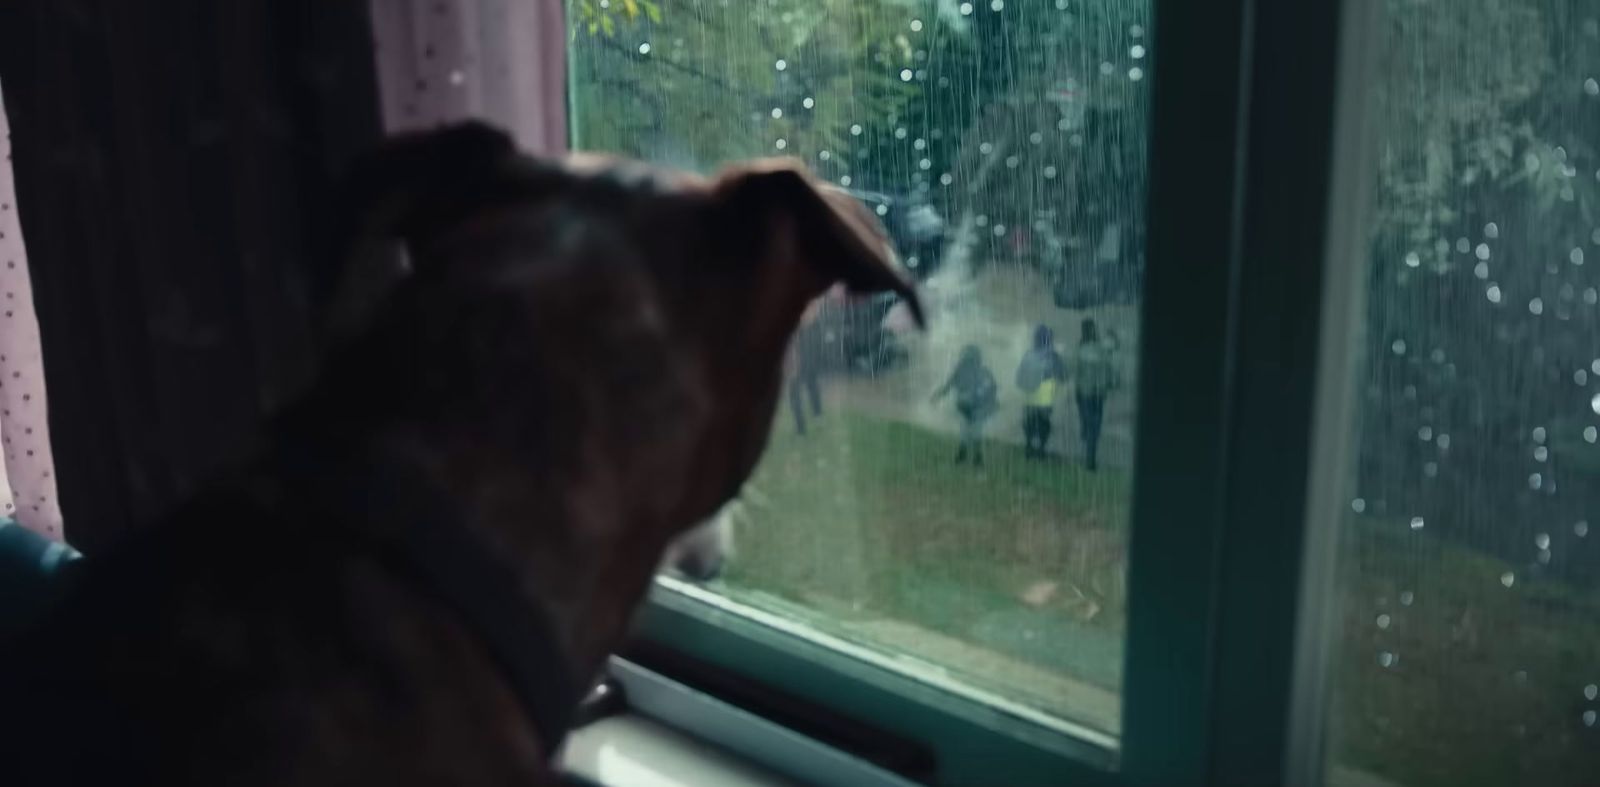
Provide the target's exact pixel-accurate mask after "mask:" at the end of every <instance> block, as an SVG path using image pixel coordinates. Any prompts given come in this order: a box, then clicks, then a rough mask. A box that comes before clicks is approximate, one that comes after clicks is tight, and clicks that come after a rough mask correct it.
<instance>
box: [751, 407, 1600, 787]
mask: <svg viewBox="0 0 1600 787" xmlns="http://www.w3.org/2000/svg"><path fill="white" fill-rule="evenodd" d="M1002 426H1003V425H1000V424H995V427H996V428H1002ZM954 454H955V444H954V441H953V439H952V438H950V437H948V436H946V435H942V434H936V433H933V432H929V431H927V430H925V429H922V428H919V427H917V426H913V425H909V424H905V423H901V422H898V421H892V420H885V419H880V418H875V417H869V416H866V415H862V414H859V413H851V412H849V411H840V410H839V409H835V410H833V411H832V412H829V413H828V414H827V415H826V416H824V417H823V418H822V419H821V420H820V421H819V422H817V423H816V424H815V425H814V427H813V429H812V432H811V433H810V434H809V435H808V436H806V437H799V436H796V435H795V434H794V433H793V430H792V428H791V426H790V424H789V422H788V421H787V419H784V420H782V421H781V422H780V425H779V427H778V428H777V429H776V431H775V433H774V436H773V443H772V446H771V448H770V449H769V451H768V453H767V456H766V458H765V459H764V460H763V463H762V466H761V467H760V469H759V470H758V472H757V474H756V477H755V479H754V481H753V487H754V489H755V490H756V494H755V495H752V496H751V503H750V517H749V521H747V522H742V523H741V524H740V526H739V530H738V534H737V549H738V553H737V556H736V559H735V560H734V561H733V562H732V564H731V567H730V570H729V575H728V577H727V580H728V583H729V585H730V586H733V587H735V588H742V589H747V590H753V591H759V592H762V593H766V594H770V595H773V596H777V597H780V598H782V599H785V600H788V601H792V602H798V603H800V604H803V605H804V606H806V607H807V608H809V609H812V610H816V611H818V612H820V613H822V614H824V615H826V616H827V617H828V619H829V620H833V621H838V622H839V624H840V625H841V626H842V627H845V628H846V629H848V630H849V631H853V632H862V631H867V632H871V631H876V630H880V629H882V630H886V631H887V630H890V627H891V626H893V630H895V631H898V632H900V633H901V634H900V636H899V638H898V639H895V640H893V641H891V640H890V639H888V638H880V639H879V641H878V642H877V644H878V645H879V646H881V647H885V648H887V649H891V650H894V649H904V650H911V651H915V652H917V653H918V654H919V655H923V656H925V657H927V658H929V659H930V660H938V661H940V662H942V663H944V664H945V665H946V666H949V667H952V668H953V669H954V670H955V671H956V672H957V673H958V674H963V675H966V676H970V677H972V678H973V679H974V680H977V681H979V682H980V683H987V684H988V685H990V687H991V688H993V687H996V686H998V687H999V688H1000V689H1001V690H1003V691H1005V692H1006V693H1007V694H1011V695H1021V697H1022V698H1029V699H1031V700H1032V701H1033V702H1035V703H1036V704H1037V705H1039V706H1040V707H1042V708H1044V709H1047V710H1059V711H1061V712H1063V713H1065V714H1066V715H1069V716H1071V715H1075V714H1074V705H1073V703H1074V702H1076V701H1077V700H1075V699H1074V697H1081V694H1074V693H1073V692H1070V691H1056V690H1054V689H1052V688H1051V687H1050V681H1049V680H1046V679H1043V676H1055V675H1059V676H1066V677H1068V678H1070V680H1071V681H1074V682H1077V683H1081V684H1085V685H1090V686H1096V687H1099V688H1101V689H1104V690H1105V691H1106V692H1115V691H1116V690H1117V688H1118V687H1119V686H1120V685H1121V669H1122V646H1121V645H1122V632H1123V624H1124V621H1125V615H1126V606H1125V604H1126V595H1125V587H1124V584H1125V578H1126V561H1127V555H1126V543H1127V542H1126V530H1127V510H1128V508H1127V507H1128V501H1129V491H1130V478H1129V477H1128V475H1127V474H1126V473H1123V472H1121V471H1117V470H1102V471H1101V472H1098V473H1088V472H1086V471H1084V470H1083V469H1082V468H1081V467H1079V466H1077V465H1076V464H1074V463H1069V462H1065V461H1061V462H1052V463H1039V462H1029V461H1026V460H1024V459H1023V458H1022V455H1021V451H1020V449H1018V448H1015V447H1012V446H1002V445H991V446H990V447H989V449H988V453H987V455H986V457H985V458H986V460H987V463H986V464H985V466H984V467H983V468H981V469H976V468H973V467H971V466H970V465H956V464H955V463H954V462H953V458H954ZM1345 538H1346V543H1345V546H1344V548H1343V551H1342V552H1341V556H1340V557H1341V561H1342V562H1341V567H1340V580H1341V585H1340V587H1339V593H1340V596H1341V605H1342V606H1341V608H1342V610H1343V618H1342V626H1343V630H1342V632H1341V634H1340V637H1339V647H1340V650H1339V652H1338V653H1337V656H1336V660H1335V662H1334V663H1335V666H1334V670H1335V674H1334V692H1335V703H1336V704H1337V706H1338V710H1337V712H1336V713H1335V717H1334V725H1333V726H1334V736H1335V737H1334V745H1333V748H1332V751H1333V759H1334V760H1335V761H1336V762H1338V763H1339V764H1340V765H1343V766H1346V767H1348V768H1353V769H1356V770H1357V771H1360V772H1368V773H1373V774H1378V775H1380V776H1382V777H1384V778H1385V779H1387V780H1390V781H1393V782H1395V783H1399V784H1405V785H1410V786H1411V787H1446V785H1449V786H1451V787H1454V786H1456V785H1501V784H1528V785H1534V784H1538V785H1580V784H1587V785H1594V784H1600V724H1597V725H1596V726H1586V724H1585V723H1584V721H1583V718H1584V717H1583V714H1584V712H1585V711H1586V710H1596V711H1600V702H1594V701H1590V700H1588V699H1587V698H1586V697H1585V696H1584V690H1585V687H1586V686H1587V685H1588V684H1591V683H1600V594H1596V593H1594V592H1592V591H1580V590H1577V589H1574V588H1571V587H1569V586H1566V585H1563V584H1560V583H1556V582H1552V581H1545V582H1540V581H1536V580H1532V579H1530V578H1523V577H1522V575H1521V573H1520V572H1519V574H1518V576H1519V580H1518V581H1517V582H1515V583H1514V584H1513V586H1512V587H1509V588H1508V587H1506V586H1505V585H1504V584H1502V583H1501V581H1500V578H1501V576H1502V575H1503V574H1504V573H1505V572H1507V571H1513V570H1515V569H1516V568H1517V567H1515V566H1511V565H1509V564H1506V563H1504V562H1502V561H1499V560H1495V559H1492V558H1489V557H1486V556H1484V555H1482V554H1480V553H1477V552H1474V551H1471V550H1467V549H1463V548H1460V547H1456V546H1454V545H1451V544H1448V543H1443V542H1439V541H1438V540H1437V539H1434V538H1432V537H1431V535H1428V534H1424V533H1418V532H1415V531H1411V530H1410V529H1409V527H1407V526H1406V524H1405V523H1397V522H1386V521H1378V520H1375V519H1361V518H1357V519H1352V520H1351V521H1350V522H1348V524H1347V532H1346V534H1345ZM1380 616H1386V617H1384V618H1382V624H1381V625H1380V622H1379V621H1380ZM880 624H881V625H880ZM874 626H879V628H874ZM906 630H910V631H913V632H925V638H926V642H925V643H924V642H923V641H921V640H917V639H912V640H909V641H908V640H907V639H906V637H905V636H904V632H905V631H906ZM867 638H868V639H872V638H873V637H872V636H870V635H869V636H868V637H867ZM952 642H955V643H961V644H963V645H964V646H970V647H969V648H968V649H967V650H964V651H963V650H953V649H951V648H950V647H949V644H950V643H952ZM924 645H925V646H924ZM1385 654H1388V655H1385ZM969 662H970V663H969ZM1112 696H1113V697H1114V695H1112ZM1113 723H1114V722H1113Z"/></svg>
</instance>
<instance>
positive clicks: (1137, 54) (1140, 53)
mask: <svg viewBox="0 0 1600 787" xmlns="http://www.w3.org/2000/svg"><path fill="white" fill-rule="evenodd" d="M1128 56H1129V57H1131V58H1133V59H1134V60H1141V59H1143V58H1144V44H1134V45H1133V46H1131V47H1129V48H1128Z"/></svg>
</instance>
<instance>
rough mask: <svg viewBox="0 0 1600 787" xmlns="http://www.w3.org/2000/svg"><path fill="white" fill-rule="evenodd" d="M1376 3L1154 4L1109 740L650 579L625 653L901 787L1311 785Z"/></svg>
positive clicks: (1318, 748) (1318, 773)
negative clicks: (1135, 364) (1119, 688)
mask: <svg viewBox="0 0 1600 787" xmlns="http://www.w3.org/2000/svg"><path fill="white" fill-rule="evenodd" d="M1373 7H1374V3H1373V2H1371V0H1305V2H1300V3H1268V2H1256V1H1255V0H1214V2H1210V3H1194V2H1184V1H1183V0H1156V2H1155V3H1154V9H1153V19H1154V24H1153V29H1152V38H1153V40H1154V42H1155V44H1154V46H1153V50H1152V58H1153V60H1154V65H1153V70H1152V80H1153V83H1152V99H1151V100H1152V106H1151V117H1152V120H1151V126H1150V140H1149V145H1150V148H1149V155H1150V183H1149V193H1148V221H1149V226H1148V247H1147V250H1146V255H1147V265H1146V273H1145V276H1146V279H1145V285H1144V293H1143V316H1142V318H1141V319H1142V344H1141V349H1140V358H1139V363H1140V368H1141V370H1142V372H1141V374H1142V378H1143V379H1142V383H1141V393H1140V400H1139V403H1138V405H1139V406H1138V410H1137V413H1138V415H1137V418H1138V423H1137V430H1136V431H1137V435H1138V437H1137V445H1136V453H1135V456H1136V458H1135V473H1134V479H1135V480H1134V493H1133V495H1134V497H1133V508H1132V530H1131V543H1130V570H1129V579H1128V582H1129V589H1128V590H1129V599H1130V600H1129V620H1128V634H1127V642H1126V655H1125V660H1126V669H1125V673H1124V674H1125V678H1124V686H1123V719H1124V721H1123V729H1122V734H1121V736H1120V737H1119V738H1110V737H1108V736H1105V735H1104V734H1100V733H1096V732H1093V731H1090V730H1087V729H1078V728H1074V727H1072V726H1071V725H1068V724H1062V723H1056V724H1052V723H1048V722H1045V721H1041V720H1040V719H1038V718H1033V717H1030V716H1029V714H1027V713H1026V712H1024V711H1021V710H1019V709H1016V708H1006V707H1001V706H997V705H994V704H991V703H986V702H982V701H979V700H977V699H973V698H970V697H963V696H960V695H959V694H957V693H951V692H947V691H941V690H938V689H935V688H931V687H929V686H928V685H927V684H926V683H924V682H922V681H919V680H917V679H915V678H912V677H909V676H907V675H905V674H903V673H902V672H900V671H899V670H896V669H892V668H889V667H886V666H884V665H881V664H877V663H873V662H872V661H871V660H870V659H867V658H863V657H860V656H859V655H850V654H849V653H847V652H846V651H844V650H841V649H840V647H838V646H837V644H836V643H834V644H830V643H828V642H827V641H826V638H824V637H813V636H807V635H806V634H805V633H804V632H797V631H794V630H790V629H785V628H784V627H781V626H775V625H772V624H771V623H770V621H769V622H766V623H763V622H760V621H758V620H754V619H751V618H750V617H748V616H746V615H744V614H740V613H738V612H737V611H734V610H732V609H731V608H730V607H729V606H728V605H719V604H717V603H715V601H714V600H711V599H707V598H705V597H703V596H704V594H695V593H693V592H690V591H686V590H685V589H684V588H682V587H673V586H669V585H666V584H663V585H658V587H657V588H656V589H655V590H654V591H653V592H652V595H651V599H650V601H649V603H648V604H647V606H646V608H645V609H644V610H643V611H642V613H641V615H640V617H639V620H638V622H637V628H636V636H635V641H634V643H633V644H632V645H631V646H630V648H629V649H628V650H627V651H626V652H625V653H624V654H623V656H624V658H625V659H627V660H628V661H631V662H635V663H637V664H639V665H643V666H645V667H648V668H649V669H650V670H654V671H657V672H660V673H662V674H665V675H668V676H669V677H671V678H673V679H675V680H679V681H682V682H683V683H684V684H686V685H688V686H691V687H694V688H696V689H698V690H701V691H704V692H705V693H706V694H709V695H711V696H722V697H724V698H727V699H729V700H730V702H732V703H733V704H734V705H737V706H741V707H744V708H746V709H747V710H752V711H754V712H756V713H758V714H767V715H769V717H770V718H774V719H776V720H778V721H780V722H781V723H787V724H789V725H790V726H792V727H794V728H795V729H798V730H800V731H802V732H805V731H807V730H808V728H809V729H810V730H812V731H814V732H816V734H818V735H819V736H822V737H828V736H830V735H831V736H833V737H835V738H837V739H838V740H835V741H833V742H834V743H836V744H837V745H839V746H840V747H841V748H843V749H845V750H847V751H850V752H851V753H853V754H856V755H857V756H859V757H861V758H863V759H865V760H867V761H869V762H873V763H876V764H878V765H880V766H882V767H883V768H885V769H887V770H889V771H892V772H895V773H898V774H899V775H901V776H903V777H906V778H907V779H911V780H914V781H918V782H926V783H930V784H938V785H999V784H1004V785H1014V786H1016V787H1030V786H1032V785H1040V786H1042V785H1060V784H1074V785H1164V786H1165V785H1186V784H1196V785H1198V784H1252V785H1256V784H1261V785H1265V784H1296V785H1299V784H1315V783H1320V782H1321V781H1322V780H1323V773H1324V770H1323V756H1322V739H1323V723H1324V720H1325V717H1326V706H1325V702H1324V696H1325V694H1326V689H1325V682H1326V681H1325V677H1324V672H1325V669H1324V662H1325V660H1326V657H1327V653H1328V646H1329V643H1328V641H1327V637H1326V632H1327V630H1328V627H1327V626H1326V625H1325V623H1326V620H1327V615H1328V609H1327V605H1328V603H1329V596H1330V592H1329V588H1330V586H1331V585H1330V577H1331V563H1332V560H1333V557H1334V554H1333V553H1334V550H1333V548H1332V538H1333V537H1332V533H1333V527H1334V522H1333V519H1332V515H1331V513H1329V512H1334V511H1336V510H1337V506H1336V505H1334V504H1333V496H1334V495H1336V494H1337V490H1336V486H1337V483H1338V481H1340V480H1342V479H1343V478H1344V472H1345V468H1346V467H1347V462H1346V456H1347V454H1346V445H1345V443H1346V441H1347V436H1348V433H1349V431H1350V430H1349V428H1348V424H1349V423H1350V410H1351V404H1350V398H1351V397H1350V394H1349V391H1348V389H1349V388H1350V386H1348V385H1345V382H1346V380H1347V378H1348V370H1349V369H1350V368H1351V360H1352V352H1353V350H1352V348H1353V345H1354V342H1353V341H1352V340H1351V338H1352V334H1353V332H1354V330H1355V329H1356V323H1357V320H1356V315H1357V314H1358V311H1357V306H1358V304H1357V302H1356V301H1357V298H1358V297H1359V292H1358V291H1359V287H1358V286H1356V285H1357V283H1358V282H1357V281H1355V280H1356V279H1358V278H1359V276H1358V275H1357V271H1359V270H1360V264H1359V260H1360V259H1361V255H1362V251H1363V250H1362V247H1361V245H1360V241H1361V239H1362V237H1363V235H1362V232H1361V230H1360V227H1361V225H1362V219H1363V216H1364V214H1363V208H1364V205H1363V198H1364V195H1365V193H1366V191H1365V183H1364V180H1363V179H1364V178H1365V177H1366V172H1367V170H1368V169H1370V168H1367V167H1363V166H1359V165H1358V164H1359V163H1360V162H1364V160H1365V159H1364V158H1363V150H1364V149H1365V146H1364V137H1363V134H1362V129H1363V128H1364V123H1363V117H1362V115H1363V111H1364V101H1363V97H1364V95H1365V94H1364V92H1363V91H1364V87H1365V84H1366V81H1365V79H1364V78H1363V74H1364V72H1363V71H1362V69H1363V67H1364V63H1365V61H1366V59H1367V58H1365V57H1364V56H1363V53H1362V51H1361V50H1362V47H1363V46H1365V45H1367V43H1368V42H1369V40H1370V38H1371V36H1370V35H1369V33H1370V32H1371V31H1372V29H1373V25H1372V18H1373V17H1372V9H1373ZM568 116H569V117H571V116H572V114H571V113H569V114H568ZM1353 162H1354V163H1353ZM1180 392H1181V395H1175V394H1177V393H1180ZM857 727H859V729H856V728H857ZM841 728H845V731H844V732H841V731H840V730H841Z"/></svg>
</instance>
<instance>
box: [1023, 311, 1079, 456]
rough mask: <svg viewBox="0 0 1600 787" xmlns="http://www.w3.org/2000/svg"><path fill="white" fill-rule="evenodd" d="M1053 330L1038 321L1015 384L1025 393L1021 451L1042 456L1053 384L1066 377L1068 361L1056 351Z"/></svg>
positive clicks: (1052, 409)
mask: <svg viewBox="0 0 1600 787" xmlns="http://www.w3.org/2000/svg"><path fill="white" fill-rule="evenodd" d="M1055 341H1056V339H1055V333H1054V332H1053V331H1051V330H1050V328H1049V326H1045V325H1040V326H1038V327H1037V328H1035V329H1034V331H1033V347H1032V348H1030V349H1029V350H1028V352H1027V354H1026V355H1024V356H1022V363H1020V364H1018V365H1017V387H1018V388H1020V389H1021V390H1022V393H1023V394H1024V395H1025V396H1027V397H1028V404H1027V406H1026V407H1025V408H1023V411H1022V437H1023V442H1024V443H1025V448H1024V452H1023V455H1024V456H1026V457H1028V458H1029V459H1043V458H1044V457H1045V456H1046V449H1047V447H1048V446H1049V444H1050V432H1051V429H1052V427H1051V423H1050V422H1051V420H1052V419H1051V416H1052V415H1053V413H1054V412H1055V407H1056V386H1057V385H1059V384H1060V383H1061V382H1062V381H1064V380H1066V379H1067V365H1066V362H1065V361H1063V360H1062V359H1061V354H1060V353H1058V352H1056V344H1055Z"/></svg>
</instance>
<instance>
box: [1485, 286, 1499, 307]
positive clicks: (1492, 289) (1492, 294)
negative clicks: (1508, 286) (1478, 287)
mask: <svg viewBox="0 0 1600 787" xmlns="http://www.w3.org/2000/svg"><path fill="white" fill-rule="evenodd" d="M1484 294H1485V295H1487V296H1489V302H1490V303H1499V302H1500V285H1498V284H1491V285H1489V289H1488V290H1486V291H1485V293H1484Z"/></svg>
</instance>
